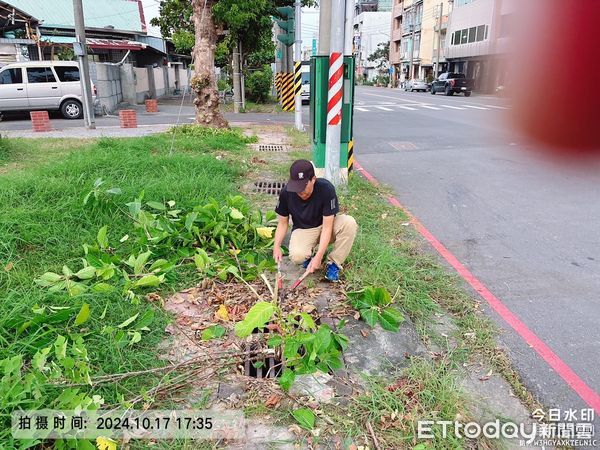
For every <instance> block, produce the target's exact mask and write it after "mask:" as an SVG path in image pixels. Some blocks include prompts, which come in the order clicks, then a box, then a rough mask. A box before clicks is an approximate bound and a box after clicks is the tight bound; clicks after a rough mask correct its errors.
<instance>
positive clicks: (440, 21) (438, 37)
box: [435, 3, 444, 78]
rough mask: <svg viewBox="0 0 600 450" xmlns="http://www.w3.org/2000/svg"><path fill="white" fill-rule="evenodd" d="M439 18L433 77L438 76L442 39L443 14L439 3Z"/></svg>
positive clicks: (441, 5)
mask: <svg viewBox="0 0 600 450" xmlns="http://www.w3.org/2000/svg"><path fill="white" fill-rule="evenodd" d="M439 12H440V20H439V22H438V35H437V55H436V57H435V77H436V78H437V77H438V74H439V71H440V42H441V40H442V16H443V15H444V4H443V3H440V11H439Z"/></svg>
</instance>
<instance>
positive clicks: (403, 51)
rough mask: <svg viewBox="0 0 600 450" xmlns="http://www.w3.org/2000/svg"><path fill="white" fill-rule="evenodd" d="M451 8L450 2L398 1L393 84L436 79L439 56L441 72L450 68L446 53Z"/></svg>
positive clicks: (394, 16)
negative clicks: (413, 79)
mask: <svg viewBox="0 0 600 450" xmlns="http://www.w3.org/2000/svg"><path fill="white" fill-rule="evenodd" d="M451 7H452V2H451V1H450V0H394V4H393V7H392V17H391V20H392V22H391V31H390V64H391V65H392V67H393V68H394V74H393V81H394V82H395V83H396V84H397V83H401V82H404V81H406V80H409V79H410V78H424V79H425V78H428V77H431V76H434V74H435V67H436V64H437V57H438V55H439V58H440V67H439V68H438V72H441V71H442V70H445V69H446V68H447V63H446V60H445V55H444V50H443V49H444V47H445V41H446V30H447V27H448V13H449V11H450V8H451ZM440 22H441V25H440ZM438 39H439V48H440V51H439V52H438ZM411 55H412V73H410V70H411V63H410V61H411Z"/></svg>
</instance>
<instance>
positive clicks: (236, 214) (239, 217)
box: [229, 208, 244, 220]
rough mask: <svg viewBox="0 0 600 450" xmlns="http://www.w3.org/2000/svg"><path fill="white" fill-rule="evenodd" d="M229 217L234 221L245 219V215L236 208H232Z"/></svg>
mask: <svg viewBox="0 0 600 450" xmlns="http://www.w3.org/2000/svg"><path fill="white" fill-rule="evenodd" d="M229 215H230V216H231V218H232V219H233V220H242V219H243V218H244V215H243V214H242V213H241V212H240V211H239V210H238V209H236V208H231V212H230V213H229Z"/></svg>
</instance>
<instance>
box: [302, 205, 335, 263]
mask: <svg viewBox="0 0 600 450" xmlns="http://www.w3.org/2000/svg"><path fill="white" fill-rule="evenodd" d="M334 220H335V216H324V217H323V227H322V228H321V237H320V239H319V248H318V249H317V253H316V254H315V256H313V258H312V260H311V261H310V265H309V266H308V270H310V273H313V272H314V271H316V270H318V269H319V268H320V267H321V263H322V262H323V256H325V252H326V251H327V246H328V245H329V243H330V242H331V236H332V235H333V221H334Z"/></svg>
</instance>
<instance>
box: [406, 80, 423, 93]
mask: <svg viewBox="0 0 600 450" xmlns="http://www.w3.org/2000/svg"><path fill="white" fill-rule="evenodd" d="M404 90H405V91H410V92H413V91H421V92H425V91H427V90H428V86H427V82H426V81H425V80H415V79H412V80H408V81H407V82H406V83H405V84H404Z"/></svg>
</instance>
